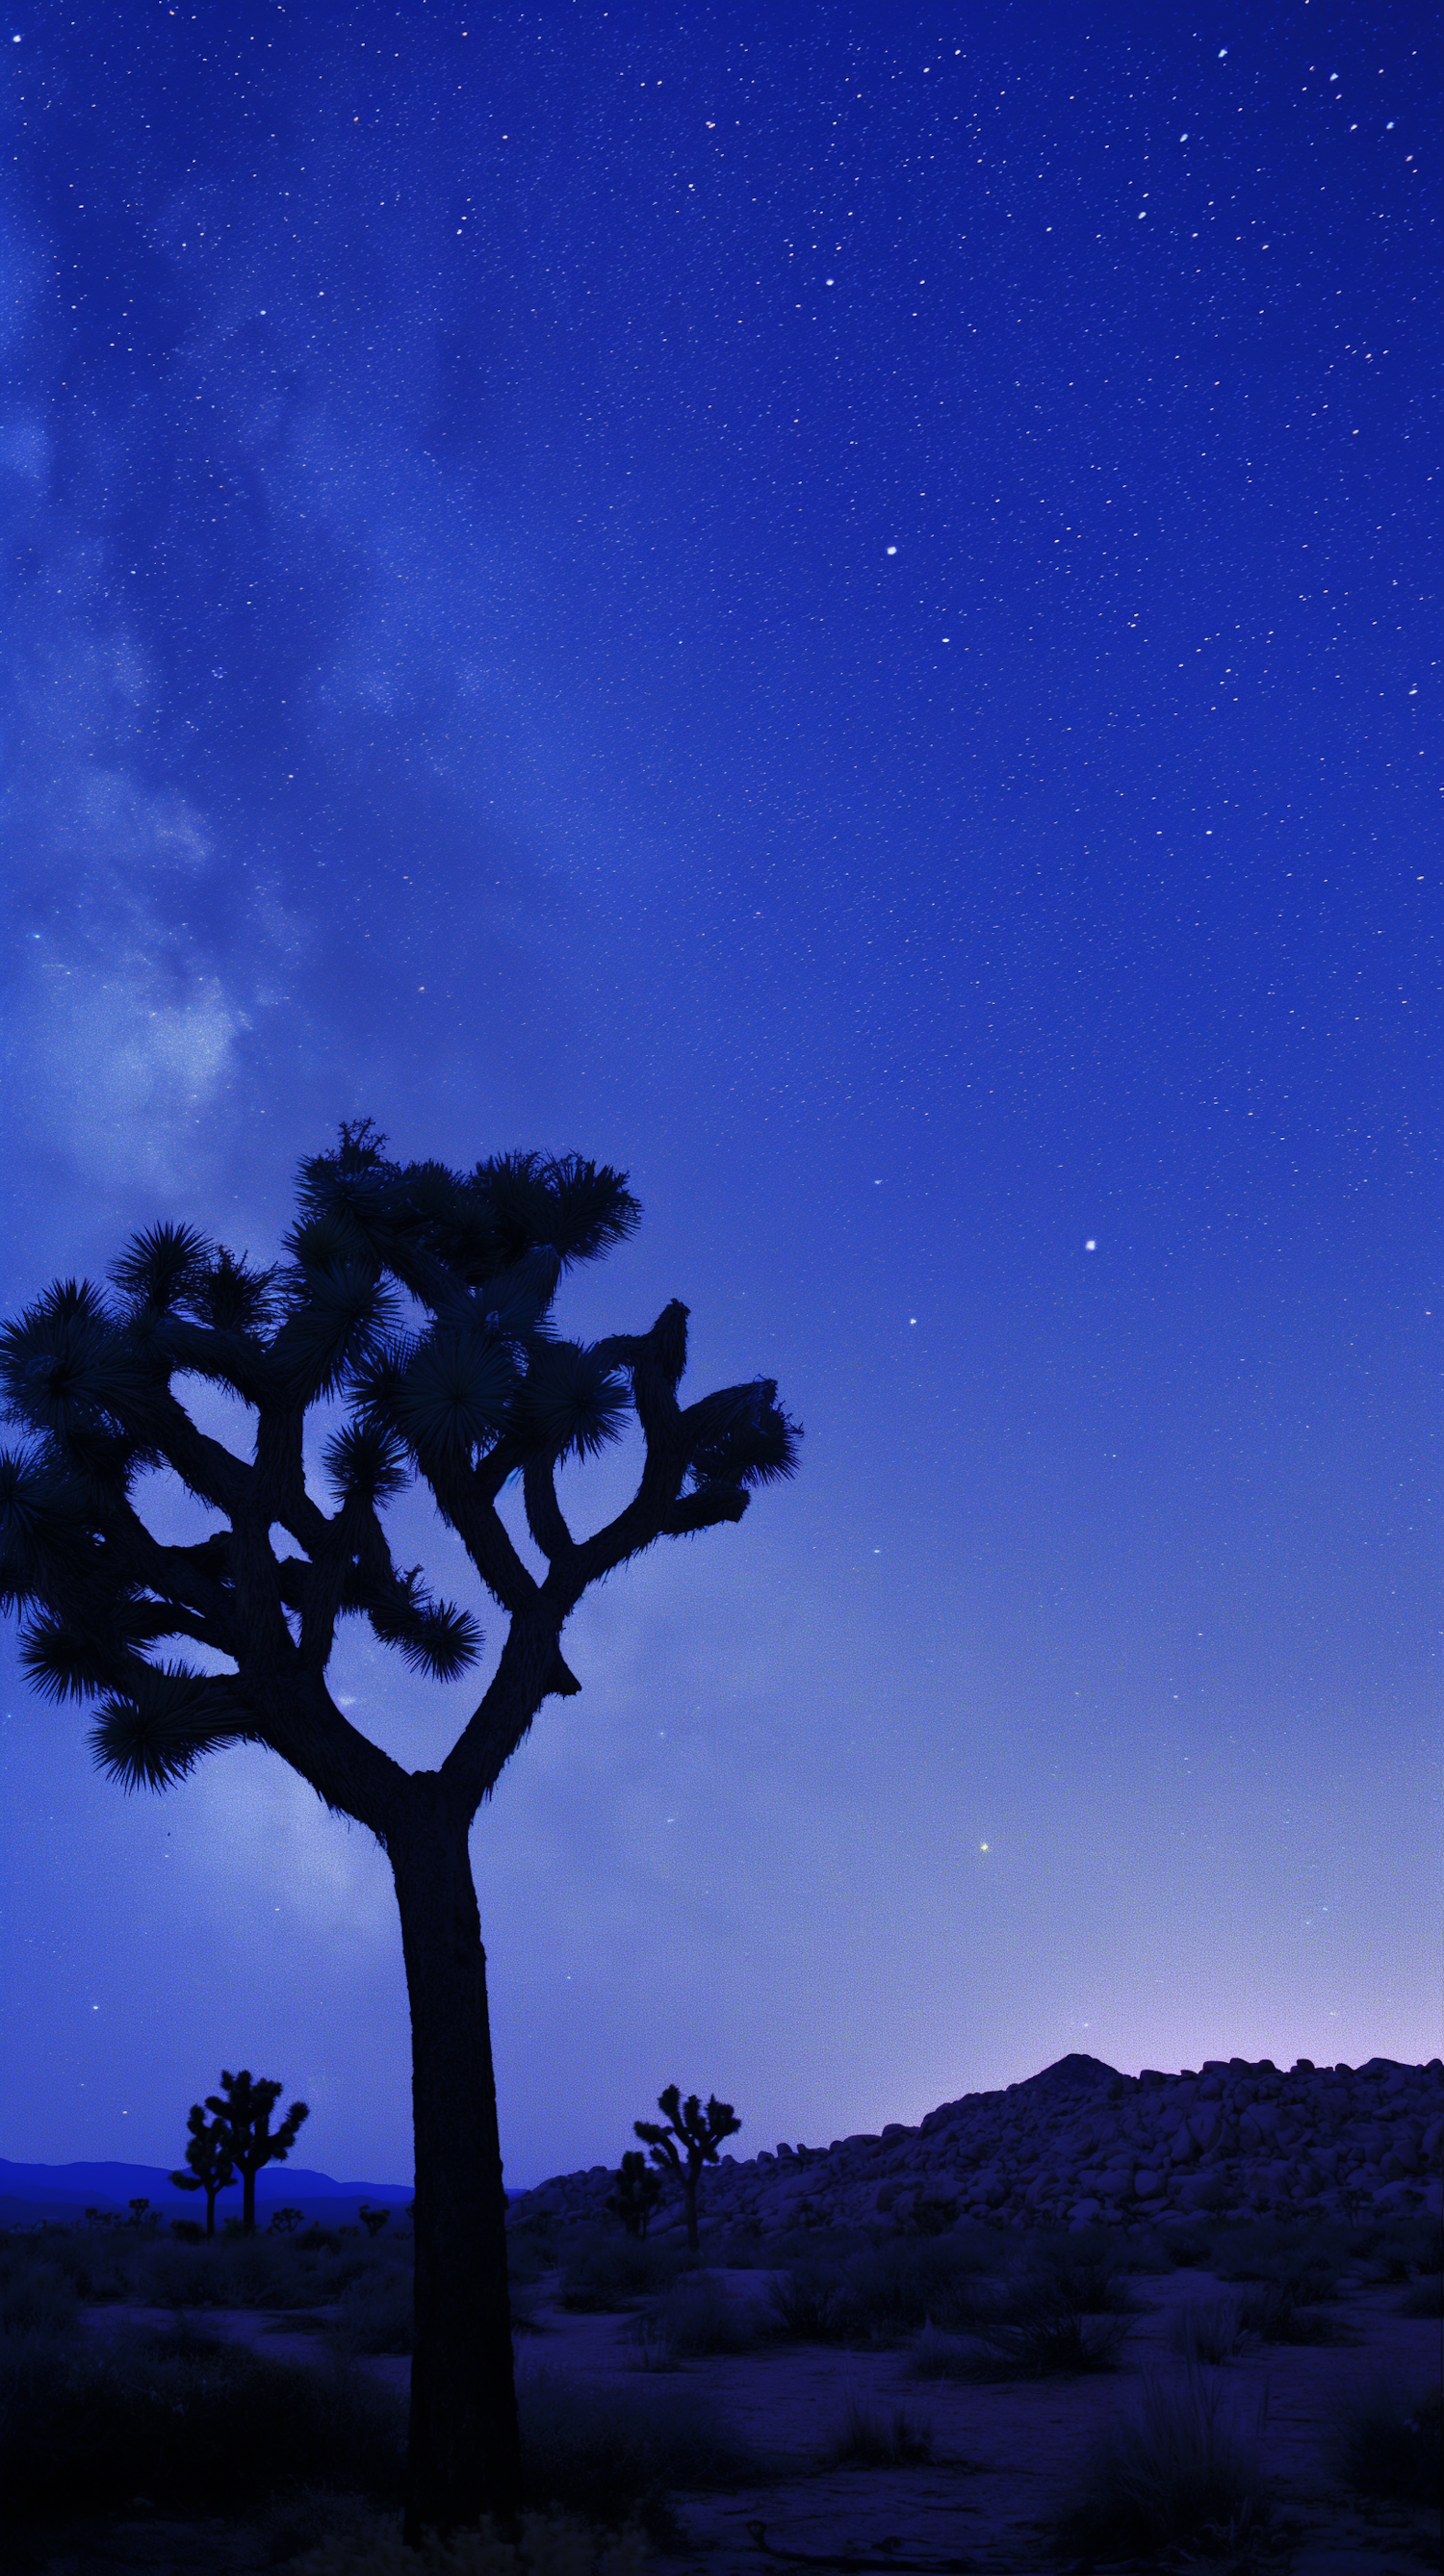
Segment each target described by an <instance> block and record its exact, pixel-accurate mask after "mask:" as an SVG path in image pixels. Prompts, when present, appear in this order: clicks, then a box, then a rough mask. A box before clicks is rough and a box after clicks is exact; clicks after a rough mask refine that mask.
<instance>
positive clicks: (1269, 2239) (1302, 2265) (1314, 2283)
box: [1213, 2219, 1341, 2301]
mask: <svg viewBox="0 0 1444 2576" xmlns="http://www.w3.org/2000/svg"><path fill="white" fill-rule="evenodd" d="M1340 2250H1341V2249H1340V2246H1339V2243H1338V2239H1337V2237H1336V2236H1335V2235H1334V2234H1333V2232H1332V2231H1331V2230H1328V2229H1324V2228H1320V2227H1315V2226H1311V2225H1309V2224H1307V2223H1297V2222H1293V2221H1284V2220H1276V2219H1262V2220H1259V2221H1257V2222H1256V2223H1254V2224H1248V2225H1244V2226H1242V2227H1234V2228H1230V2229H1228V2230H1227V2231H1226V2232H1225V2233H1223V2234H1221V2235H1220V2236H1219V2237H1217V2238H1216V2239H1215V2241H1214V2260H1213V2269H1214V2271H1215V2272H1216V2273H1217V2274H1218V2277H1219V2279H1220V2280H1221V2281H1259V2282H1264V2283H1273V2284H1275V2285H1276V2286H1278V2287H1279V2288H1282V2289H1287V2290H1291V2291H1292V2292H1293V2294H1294V2297H1295V2299H1296V2300H1298V2301H1308V2300H1310V2299H1326V2298H1328V2297H1329V2295H1330V2293H1331V2292H1332V2291H1334V2290H1335V2289H1337V2287H1338V2282H1339V2266H1340Z"/></svg>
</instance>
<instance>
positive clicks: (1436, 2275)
mask: <svg viewBox="0 0 1444 2576" xmlns="http://www.w3.org/2000/svg"><path fill="white" fill-rule="evenodd" d="M1398 2313H1399V2315H1400V2316H1401V2317H1444V2273H1440V2272H1424V2273H1422V2274H1421V2275H1420V2277H1419V2279H1418V2280H1417V2281H1414V2282H1411V2284H1410V2286H1409V2288H1408V2289H1407V2290H1406V2291H1405V2293H1404V2295H1403V2297H1402V2299H1401V2300H1400V2301H1399V2307H1398Z"/></svg>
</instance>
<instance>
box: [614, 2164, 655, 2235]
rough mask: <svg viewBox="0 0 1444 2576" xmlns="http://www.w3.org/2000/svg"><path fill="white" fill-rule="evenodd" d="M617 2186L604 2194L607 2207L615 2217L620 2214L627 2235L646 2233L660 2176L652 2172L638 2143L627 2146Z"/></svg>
mask: <svg viewBox="0 0 1444 2576" xmlns="http://www.w3.org/2000/svg"><path fill="white" fill-rule="evenodd" d="M616 2185H617V2187H616V2190H615V2191H613V2192H609V2193H608V2195H607V2207H608V2209H609V2210H610V2211H611V2213H612V2216H613V2217H614V2218H620V2220H621V2222H622V2225H623V2226H624V2227H625V2229H626V2231H627V2234H628V2235H629V2236H635V2237H637V2238H639V2239H640V2238H642V2237H645V2235H646V2233H647V2229H648V2226H649V2224H650V2222H651V2216H652V2212H653V2210H654V2209H655V2208H656V2206H657V2203H658V2201H659V2200H660V2199H661V2197H662V2177H661V2175H660V2174H656V2173H653V2172H652V2171H651V2170H650V2168H649V2166H648V2163H647V2159H646V2157H645V2156H644V2155H643V2153H642V2150H641V2148H640V2147H629V2148H628V2149H627V2152H626V2154H625V2155H624V2156H623V2158H622V2167H621V2171H620V2173H619V2174H618V2175H617V2176H616Z"/></svg>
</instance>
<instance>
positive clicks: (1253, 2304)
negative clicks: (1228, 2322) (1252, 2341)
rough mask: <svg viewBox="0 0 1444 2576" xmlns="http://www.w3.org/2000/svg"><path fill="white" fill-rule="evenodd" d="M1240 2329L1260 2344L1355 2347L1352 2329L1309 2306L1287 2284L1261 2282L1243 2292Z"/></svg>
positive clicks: (1353, 2330)
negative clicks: (1337, 2344)
mask: <svg viewBox="0 0 1444 2576" xmlns="http://www.w3.org/2000/svg"><path fill="white" fill-rule="evenodd" d="M1238 2321H1239V2326H1240V2328H1241V2330H1242V2332H1243V2333H1245V2334H1255V2335H1257V2336H1258V2338H1259V2341H1260V2342H1261V2343H1286V2344H1326V2343H1357V2342H1358V2341H1359V2336H1358V2334H1357V2332H1356V2330H1355V2329H1354V2327H1353V2326H1348V2325H1345V2324H1344V2322H1343V2320H1342V2319H1341V2318H1339V2317H1336V2316H1331V2315H1330V2313H1329V2311H1328V2310H1327V2309H1326V2308H1316V2307H1313V2306H1310V2305H1309V2304H1308V2303H1307V2300H1306V2299H1305V2298H1303V2297H1301V2296H1300V2295H1299V2293H1298V2291H1297V2290H1296V2289H1295V2288H1294V2286H1293V2284H1292V2282H1290V2281H1287V2280H1285V2281H1260V2282H1259V2283H1258V2284H1257V2286H1256V2287H1254V2288H1251V2289H1247V2290H1245V2292H1244V2294H1243V2296H1242V2297H1241V2298H1240V2300H1239V2302H1238Z"/></svg>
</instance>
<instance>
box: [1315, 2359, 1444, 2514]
mask: <svg viewBox="0 0 1444 2576" xmlns="http://www.w3.org/2000/svg"><path fill="white" fill-rule="evenodd" d="M1440 2422H1441V2407H1440V2390H1439V2385H1438V2382H1437V2381H1435V2382H1434V2384H1433V2385H1432V2386H1430V2387H1428V2388H1425V2389H1423V2390H1420V2391H1417V2392H1413V2393H1410V2392H1408V2391H1406V2390H1403V2389H1400V2388H1399V2387H1398V2386H1397V2385H1395V2383H1394V2382H1392V2381H1391V2380H1389V2379H1385V2378H1376V2379H1373V2380H1366V2381H1364V2382H1363V2383H1362V2384H1361V2385H1360V2386H1358V2387H1356V2388H1354V2389H1352V2390H1351V2391H1350V2392H1349V2394H1348V2396H1347V2397H1345V2398H1344V2399H1343V2400H1342V2401H1341V2402H1340V2404H1339V2405H1338V2407H1337V2408H1336V2410H1335V2413H1334V2418H1333V2421H1332V2423H1331V2425H1330V2426H1329V2430H1328V2433H1327V2435H1326V2438H1325V2444H1324V2458H1325V2461H1326V2463H1327V2465H1328V2467H1329V2468H1330V2469H1331V2470H1332V2472H1333V2474H1334V2475H1335V2477H1337V2478H1338V2479H1339V2480H1340V2482H1341V2483H1342V2484H1343V2485H1344V2486H1347V2487H1352V2488H1353V2490H1354V2492H1355V2494H1356V2495H1364V2496H1371V2497H1374V2498H1376V2499H1378V2500H1380V2501H1384V2502H1389V2503H1394V2504H1437V2503H1438V2501H1439V2493H1440V2488H1441V2485H1444V2450H1441V2435H1440Z"/></svg>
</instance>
